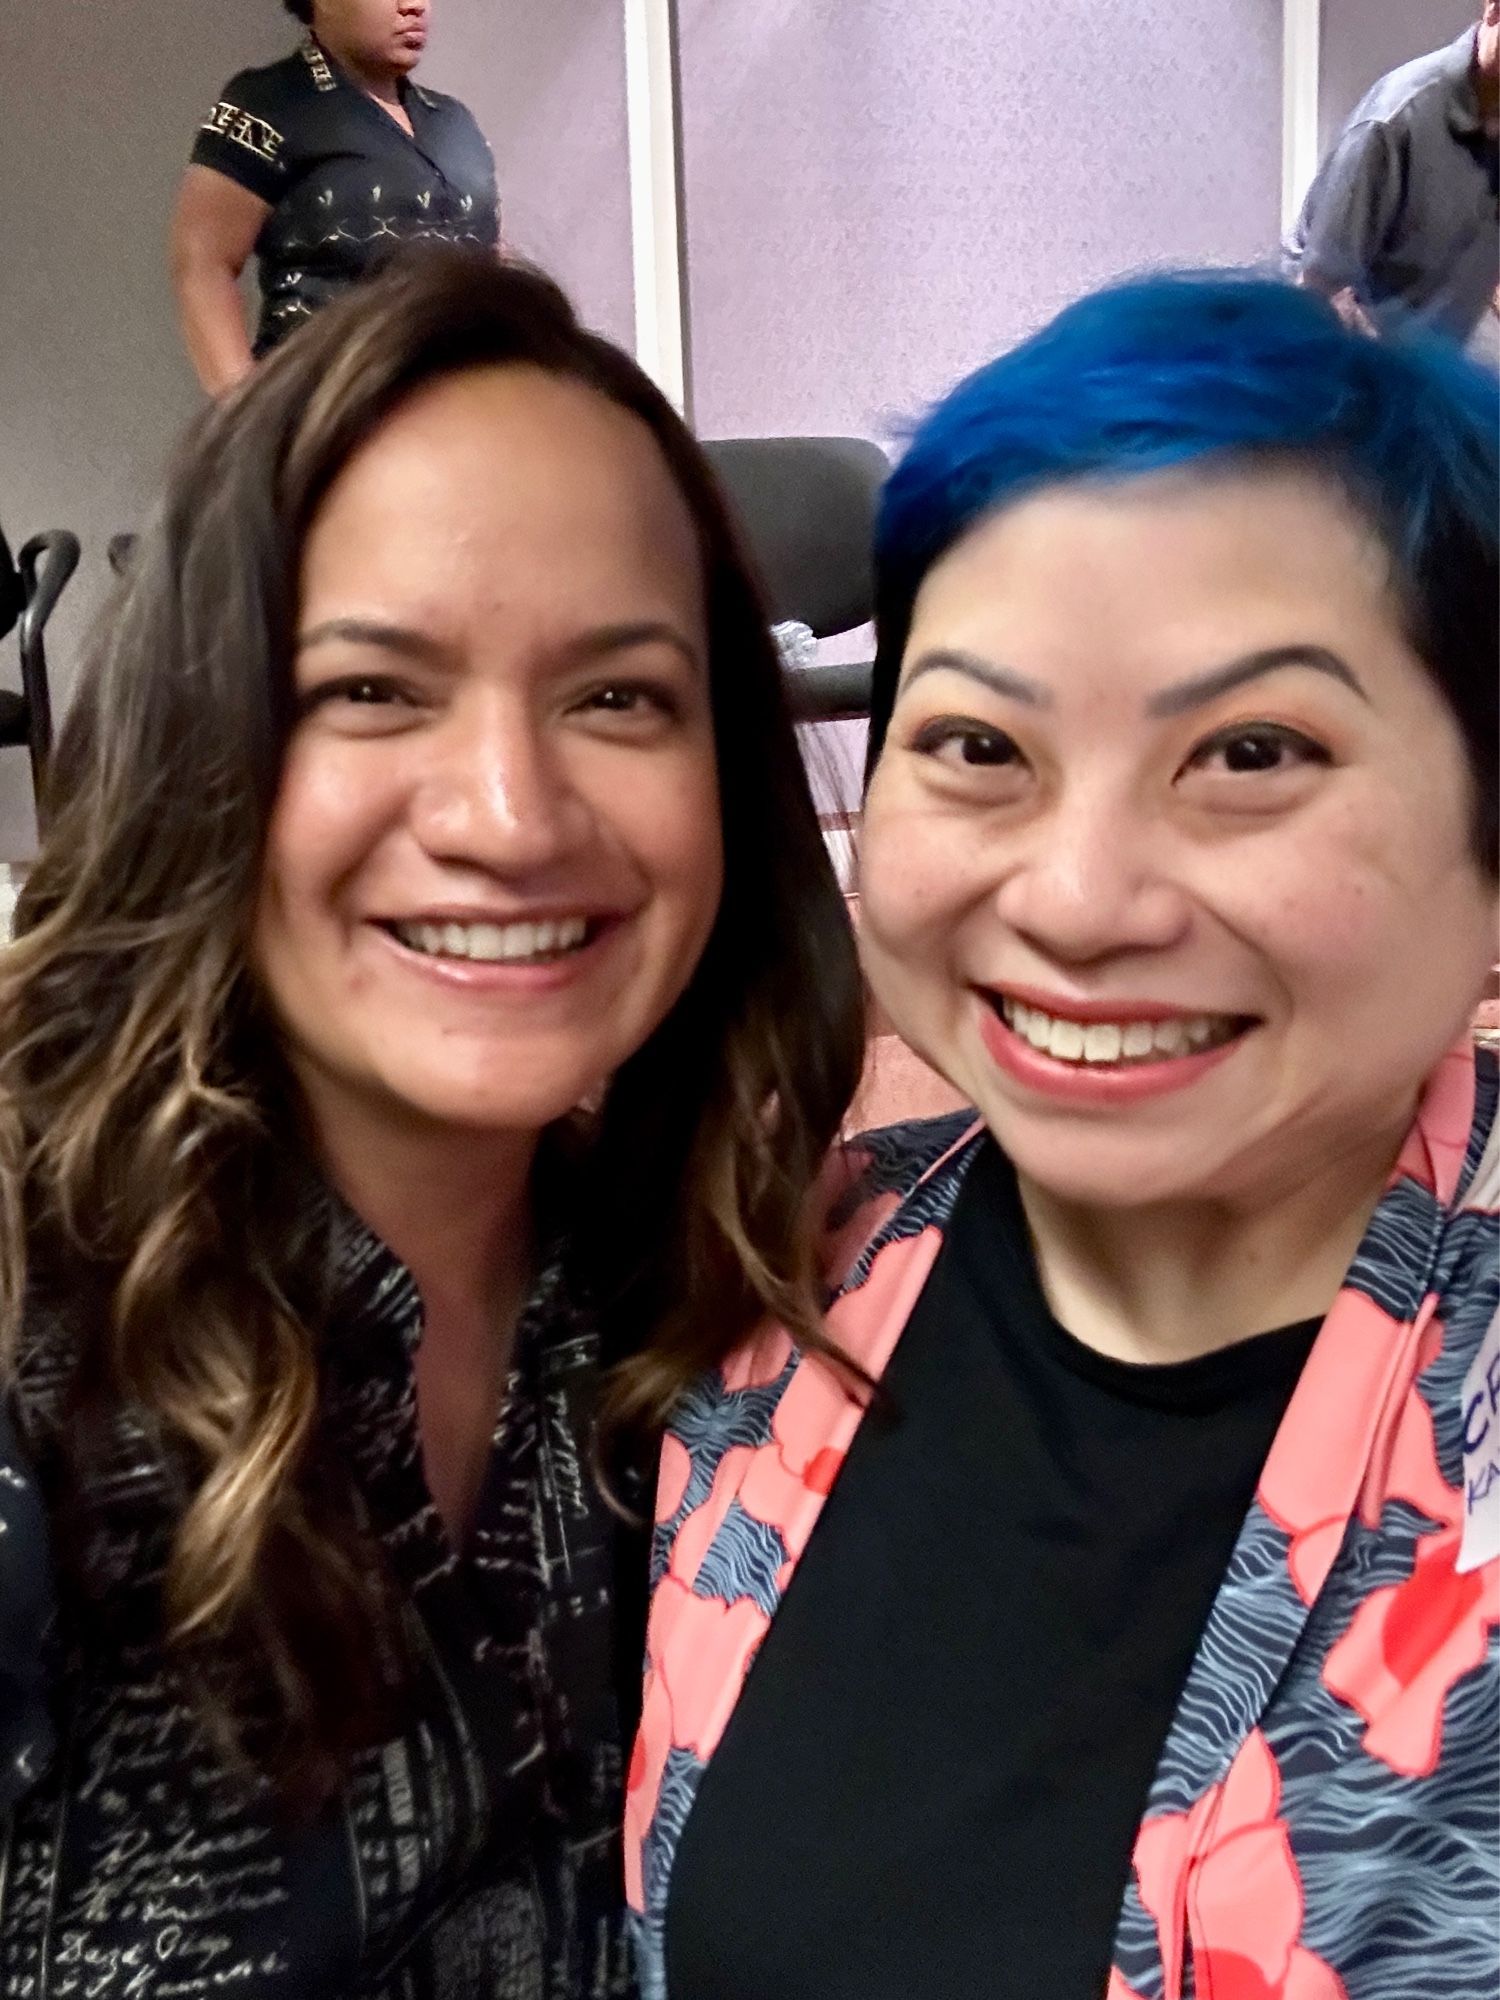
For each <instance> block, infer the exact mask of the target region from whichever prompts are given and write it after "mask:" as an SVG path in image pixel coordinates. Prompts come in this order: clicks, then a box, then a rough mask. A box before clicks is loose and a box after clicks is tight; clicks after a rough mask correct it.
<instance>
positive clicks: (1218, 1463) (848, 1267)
mask: <svg viewBox="0 0 1500 2000" xmlns="http://www.w3.org/2000/svg"><path fill="white" fill-rule="evenodd" d="M1497 427H1500V407H1497V389H1496V384H1495V382H1494V381H1493V380H1492V379H1489V378H1487V377H1486V376H1485V375H1483V374H1482V373H1481V372H1479V371H1478V370H1477V369H1476V368H1474V367H1472V366H1471V365H1470V364H1469V363H1467V362H1466V361H1465V360H1463V359H1462V357H1461V356H1460V355H1459V354H1458V353H1457V352H1456V351H1450V350H1448V349H1447V348H1446V347H1442V346H1438V345H1434V344H1427V343H1423V342H1418V341H1415V340H1413V341H1411V342H1407V343H1401V342H1391V343H1382V344H1377V343H1375V342H1373V341H1369V340H1367V339H1364V338H1362V337H1360V336H1358V335H1356V334H1353V333H1351V332H1349V331H1347V330H1346V329H1345V328H1343V327H1342V326H1341V325H1340V323H1339V321H1338V319H1337V317H1336V315H1335V314H1334V313H1333V311H1332V310H1331V309H1330V308H1329V307H1328V306H1327V305H1326V304H1324V303H1323V302H1322V301H1320V300H1318V299H1316V298H1313V297H1311V296H1309V295H1308V294H1306V293H1300V292H1297V291H1295V290H1292V289H1290V288H1285V287H1282V286H1279V285H1277V284H1274V283H1270V282H1266V281H1262V280H1259V279H1252V278H1238V277H1225V276H1183V277H1164V278H1154V279H1149V280H1145V281H1139V282H1134V283H1130V284H1126V285H1122V286H1119V287H1117V288H1114V289H1111V290H1108V291H1105V292H1102V293H1100V294H1098V295H1097V296H1095V297H1092V298H1089V299H1086V300H1084V301H1082V302H1081V303H1080V304H1078V305H1076V306H1074V307H1072V308H1071V309H1070V310H1068V311H1066V312H1064V313H1063V314H1062V315H1061V316H1060V317H1059V318H1058V319H1057V320H1056V321H1054V322H1053V324H1052V325H1050V326H1049V327H1047V328H1045V329H1044V330H1043V331H1042V332H1041V333H1039V334H1038V335H1036V336H1035V337H1034V338H1033V339H1031V340H1029V341H1027V342H1026V343H1025V344H1024V345H1022V346H1021V347H1019V348H1018V349H1017V350H1016V351H1015V352H1014V353H1012V354H1010V355H1008V356H1006V357H1004V358H1003V359H1001V360H999V361H996V362H995V363H993V364H992V365H990V366H989V367H986V368H983V369H981V370H980V371H979V372H978V373H977V374H976V375H974V376H973V377H972V378H971V379H970V380H969V381H967V382H966V383H964V384H963V385H962V386H961V387H960V388H959V389H957V390H956V391H955V392H954V393H953V394H952V395H951V396H950V397H949V398H948V399H947V400H946V401H945V402H944V403H942V404H941V405H940V406H939V407H938V408H937V409H936V410H935V411H933V413H932V414H931V415H930V416H929V417H928V419H927V421H926V422H925V423H924V424H923V425H922V426H921V428H920V429H919V430H918V432H917V434H916V437H915V439H914V441H913V443H912V445H911V448H910V450H909V452H908V453H907V455H906V457H905V460H904V461H903V463H902V464H901V466H900V467H899V469H898V470H897V471H896V473H895V474H894V476H893V478H892V480H891V482H890V486H889V489H888V492H887V495H886V499H885V504H884V512H883V518H882V522H881V527H880V535H879V549H878V570H879V592H880V629H879V650H878V665H877V672H876V680H877V686H876V700H875V714H874V727H873V734H872V749H871V775H870V784H869V796H868V805H867V816H866V824H865V832H864V848H863V914H862V929H863V944H864V951H865V959H866V966H867V970H868V974H869V978H870V981H871V984H872V986H873V988H874V991H875V995H876V997H877V999H878V1000H879V1002H880V1003H881V1005H882V1006H883V1007H884V1009H885V1010H886V1011H887V1012H888V1013H889V1015H890V1017H891V1019H892V1020H893V1021H894V1022H895V1024H896V1026H897V1027H898V1028H899V1029H900V1030H901V1032H902V1033H903V1034H904V1035H905V1036H906V1037H907V1039H908V1040H909V1041H910V1042H911V1044H912V1045H913V1046H914V1047H915V1048H916V1049H917V1050H918V1051H919V1052H920V1053H921V1054H922V1055H924V1056H925V1057H926V1058H927V1059H928V1061H929V1062H931V1063H932V1064H933V1065H935V1066H936V1068H938V1069H939V1070H941V1071H942V1072H943V1074H944V1075H945V1076H946V1077H947V1078H949V1079H950V1081H952V1082H953V1083H954V1084H956V1085H958V1086H959V1087H960V1088H961V1089H962V1090H963V1091H964V1093H965V1094H966V1095H967V1096H968V1097H970V1098H971V1100H972V1102H973V1104H974V1106H975V1107H976V1114H977V1115H972V1114H965V1115H962V1116H960V1117H958V1118H956V1119H948V1120H944V1121H938V1122H936V1123H931V1124H923V1125H911V1126H906V1127H903V1128H898V1129H895V1130H893V1131H888V1132H884V1133H879V1134H876V1135H873V1136H872V1137H870V1138H868V1139H866V1140H865V1141H863V1142H861V1144H860V1145H859V1146H857V1147H856V1148H854V1149H853V1150H854V1155H855V1157H854V1161H853V1167H854V1171H855V1176H856V1177H855V1178H854V1179H853V1180H852V1181H850V1182H848V1183H846V1185H847V1190H848V1191H847V1192H846V1193H845V1194H844V1196H843V1197H842V1199H838V1198H837V1197H836V1199H835V1206H834V1210H833V1220H834V1222H835V1224H836V1228H835V1230H834V1232H833V1234H832V1236H831V1240H830V1258H831V1260H832V1261H831V1270H832V1275H833V1279H834V1287H833V1291H832V1293H831V1304H830V1307H829V1311H828V1316H827V1328H828V1332H829V1335H830V1336H831V1339H832V1341H833V1342H834V1343H835V1344H836V1346H837V1348H838V1349H839V1350H840V1352H841V1354H842V1356H843V1357H844V1360H845V1361H846V1362H847V1363H849V1364H852V1366H850V1367H846V1368H845V1369H844V1370H843V1371H842V1372H841V1371H840V1367H839V1364H838V1362H837V1361H836V1360H830V1359H828V1358H826V1357H825V1356H822V1355H818V1354H813V1353H810V1352H808V1351H806V1349H805V1348H804V1347H803V1346H800V1345H798V1344H797V1343H795V1342H794V1341H793V1340H792V1339H791V1338H790V1337H789V1336H788V1335H786V1334H784V1333H783V1332H781V1331H779V1330H777V1329H774V1328H770V1329H765V1330H763V1331H762V1333H761V1334H760V1335H759V1336H758V1337H757V1338H756V1339H755V1340H753V1341H752V1342H751V1343H750V1344H749V1345H748V1346H744V1345H742V1346H740V1347H738V1348H737V1349H736V1350H735V1351H734V1352H732V1353H729V1354H727V1355H726V1356H725V1357H724V1359H723V1361H722V1363H721V1365H720V1366H719V1367H718V1368H716V1369H715V1370H713V1371H712V1372H711V1373H709V1374H708V1375H707V1376H705V1377H704V1379H703V1380H702V1381H701V1382H700V1383H699V1385H698V1386H697V1388H696V1389H695V1390H694V1391H693V1392H692V1393H691V1394H690V1395H689V1396H688V1397H687V1398H686V1399H685V1400H684V1401H683V1402H681V1403H680V1405H679V1406H678V1408H677V1410H676V1412H675V1414H674V1416H673V1419H672V1423H671V1427H670V1431H669V1435H668V1437H667V1440H666V1444H665V1448H664V1454H663V1461H662V1476H661V1486H660V1493H659V1499H658V1509H657V1514H658V1528H657V1540H656V1586H655V1599H654V1608H653V1613H652V1620H651V1630H650V1640H649V1656H650V1657H649V1672H648V1678H647V1684H646V1698H645V1711H644V1722H643V1726H642V1731H641V1736H640V1740H639V1742H638V1745H637V1749H636V1755H635V1760H634V1765H633V1771H632V1794H631V1806H630V1824H629V1847H630V1859H629V1864H628V1866H629V1871H630V1892H631V1895H632V1898H633V1901H634V1903H635V1906H636V1908H637V1911H638V1913H639V1923H638V1930H639V1935H640V1938H641V1941H642V1946H643V1958H644V1972H645V1983H646V1990H647V1992H648V1993H650V1994H654V1995H657V1996H660V1995H661V1994H663V1993H668V1994H670V1996H671V2000H708V1996H710V1995H711V1996H713V2000H740V1996H743V2000H764V1996H766V1995H769V1994H774V1995H776V1996H777V2000H801V1996H812V1995H817V1996H818V2000H911V1996H914V1995H932V1996H941V2000H999V1996H1001V1995H1003V1996H1004V2000H1101V1996H1103V1995H1105V1994H1106V1993H1107V1994H1108V1996H1109V2000H1183V1997H1184V1996H1188V1995H1194V1996H1197V2000H1398V1996H1399V2000H1411V1997H1412V1996H1415V1995H1422V1996H1423V1997H1424V2000H1427V1996H1432V2000H1436V1996H1438V1995H1441V1996H1443V2000H1481V1996H1484V2000H1488V1996H1490V1995H1492V1994H1493V1993H1494V1992H1495V1990H1496V1985H1497V1979H1500V1962H1497V1944H1496V1935H1495V1927H1494V1924H1493V1921H1492V1919H1493V1913H1494V1909H1495V1907H1496V1890H1497V1882H1496V1873H1497V1853H1496V1838H1495V1835H1496V1813H1495V1793H1494V1746H1495V1740H1496V1728H1497V1692H1500V1686H1497V1674H1496V1671H1495V1663H1494V1635H1495V1630H1496V1626H1497V1624H1500V1601H1497V1599H1500V1591H1497V1584H1500V1521H1497V1519H1496V1514H1495V1511H1494V1509H1495V1505H1496V1502H1497V1501H1500V1336H1497V1334H1496V1331H1495V1328H1494V1318H1495V1311H1496V1296H1497V1272H1496V1256H1495V1250H1496V1210H1497V1207H1500V1140H1497V1138H1496V1135H1495V1131H1494V1125H1495V1109H1496V1098H1497V1077H1496V1066H1495V1063H1494V1061H1493V1059H1492V1058H1491V1057H1490V1056H1489V1055H1488V1054H1487V1053H1485V1052H1484V1051H1482V1050H1476V1048H1475V1046H1474V1043H1473V1039H1472V1035H1471V1028H1470V1023H1471V1021H1472V1018H1473V1013H1474V1008H1475V1003H1476V1001H1477V1000H1478V999H1479V997H1480V995H1481V993H1482V991H1483V988H1484V982H1485V978H1486V974H1487V969H1488V967H1489V965H1490V963H1491V961H1492V959H1493V956H1494V950H1495V935H1494V919H1495V891H1496V766H1497V741H1496V671H1495V670H1496V595H1497V566H1496V541H1497V534H1496V517H1497V503H1500V454H1497Z"/></svg>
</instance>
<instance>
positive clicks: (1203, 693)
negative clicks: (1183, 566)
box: [1146, 646, 1370, 719]
mask: <svg viewBox="0 0 1500 2000" xmlns="http://www.w3.org/2000/svg"><path fill="white" fill-rule="evenodd" d="M1283 667H1310V668H1311V669H1312V671H1313V672H1314V673H1317V674H1327V675H1328V676H1329V678H1330V679H1332V680H1336V681H1338V682H1339V684H1340V685H1341V686H1343V687H1346V688H1348V689H1350V690H1351V692H1353V693H1354V694H1357V695H1358V696H1359V698H1360V700H1361V701H1364V702H1368V701H1369V699H1370V697H1369V696H1368V695H1367V694H1366V693H1365V691H1364V689H1363V687H1362V686H1361V685H1360V683H1359V679H1358V676H1357V675H1356V674H1355V672H1354V669H1353V668H1352V667H1351V666H1349V665H1348V664H1347V663H1346V662H1345V661H1343V660H1341V659H1340V658H1339V656H1338V654H1337V653H1331V652H1330V651H1329V650H1328V648H1327V647H1326V646H1269V647H1266V648H1264V649H1263V650H1262V651H1260V652H1258V653H1246V654H1245V656H1244V657H1243V659H1238V660H1231V661H1229V663H1228V664H1227V665H1226V666H1222V667H1215V668H1214V669H1213V670H1212V672H1210V673H1206V674H1198V675H1196V676H1195V677H1194V678H1193V679H1192V680H1188V681H1178V683H1177V684H1176V686H1175V687H1169V688H1163V689H1162V691H1161V693H1160V694H1155V695H1153V696H1152V697H1151V699H1150V700H1149V701H1148V702H1147V703H1146V713H1147V715H1149V716H1152V717H1153V718H1157V719H1160V718H1162V717H1165V716H1173V715H1187V714H1189V713H1190V712H1191V710H1193V709H1195V708H1202V707H1204V706H1205V705H1206V704H1207V703H1208V702H1211V701H1216V700H1217V699H1218V697H1219V696H1220V695H1222V694H1230V693H1232V692H1233V690H1234V689H1235V688H1237V687H1244V686H1245V685H1246V683H1247V682H1249V681H1258V680H1260V679H1261V678H1262V676H1263V675H1265V674H1274V673H1279V672H1280V670H1281V669H1282V668H1283Z"/></svg>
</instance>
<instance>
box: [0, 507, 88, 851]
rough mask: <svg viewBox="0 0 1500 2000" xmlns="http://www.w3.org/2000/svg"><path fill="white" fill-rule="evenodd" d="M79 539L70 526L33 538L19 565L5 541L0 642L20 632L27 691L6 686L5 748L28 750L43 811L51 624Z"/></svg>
mask: <svg viewBox="0 0 1500 2000" xmlns="http://www.w3.org/2000/svg"><path fill="white" fill-rule="evenodd" d="M78 554H79V550H78V537H77V536H76V535H70V534H69V533H68V531H67V530H66V529H65V528H53V529H51V530H49V531H48V532H47V533H46V534H41V535H33V536H32V538H31V540H30V541H29V542H27V543H26V544H25V546H24V547H23V548H22V550H21V553H20V555H19V556H18V557H16V559H15V560H14V561H12V560H11V554H10V550H9V549H8V548H7V547H6V545H5V542H4V540H3V538H0V638H3V637H4V636H5V634H6V633H7V632H8V631H9V630H10V629H11V627H12V626H14V627H15V628H16V633H17V637H18V638H19V640H20V647H21V690H20V693H19V694H18V693H16V692H15V691H14V690H13V689H10V688H0V749H18V750H25V751H27V752H28V753H29V755H30V758H31V783H32V789H33V791H34V792H35V794H36V799H37V805H38V811H39V812H40V806H41V797H42V781H43V779H44V778H45V776H46V772H47V759H48V757H49V756H50V755H51V753H52V693H51V688H50V686H49V684H48V680H47V648H46V644H45V639H44V634H45V632H46V629H47V621H48V619H49V618H51V616H52V614H53V612H54V611H55V610H56V609H57V600H58V599H59V598H60V597H61V596H62V594H63V591H64V590H65V589H66V588H67V585H68V580H69V578H70V577H71V576H72V574H73V572H74V570H75V569H77V567H78Z"/></svg>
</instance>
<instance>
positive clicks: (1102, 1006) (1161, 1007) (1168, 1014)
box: [978, 984, 1236, 1021]
mask: <svg viewBox="0 0 1500 2000" xmlns="http://www.w3.org/2000/svg"><path fill="white" fill-rule="evenodd" d="M978 991H979V992H981V993H993V994H994V995H995V996H996V998H997V999H998V998H999V997H1000V995H1002V994H1003V995H1004V996H1005V998H1006V999H1007V1000H1019V1001H1020V1002H1021V1004H1022V1006H1023V1007H1040V1008H1041V1010H1042V1012H1043V1013H1044V1014H1050V1015H1051V1016H1052V1017H1053V1019H1054V1020H1063V1021H1191V1020H1195V1019H1196V1018H1197V1017H1198V1016H1199V1015H1200V1014H1233V1013H1234V1012H1235V1011H1236V1010H1235V1009H1234V1008H1232V1007H1179V1006H1176V1005H1174V1004H1173V1003H1172V1002H1171V1001H1167V1000H1128V999H1127V1000H1121V999H1118V998H1116V997H1113V996H1112V997H1109V998H1106V999H1103V1000H1079V999H1075V998H1074V997H1073V995H1072V994H1068V993H1044V992H1043V991H1042V989H1041V987H1040V986H1011V985H1009V984H1007V985H1004V986H982V987H980V988H979V989H978Z"/></svg>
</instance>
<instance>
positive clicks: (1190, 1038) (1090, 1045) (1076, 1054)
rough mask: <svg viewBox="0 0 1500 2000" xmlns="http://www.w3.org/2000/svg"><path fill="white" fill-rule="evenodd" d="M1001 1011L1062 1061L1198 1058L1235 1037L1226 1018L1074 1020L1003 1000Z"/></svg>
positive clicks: (1030, 1039)
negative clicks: (1196, 1056)
mask: <svg viewBox="0 0 1500 2000" xmlns="http://www.w3.org/2000/svg"><path fill="white" fill-rule="evenodd" d="M1001 1011H1002V1012H1003V1013H1004V1015H1005V1018H1006V1020H1007V1021H1008V1022H1009V1023H1010V1025H1011V1027H1012V1028H1013V1029H1014V1031H1015V1032H1016V1034H1018V1035H1020V1036H1021V1037H1022V1038H1023V1039H1024V1040H1025V1041H1028V1042H1029V1043H1030V1044H1031V1046H1032V1047H1033V1048H1034V1049H1040V1050H1042V1051H1043V1052H1044V1053H1045V1054H1047V1055H1050V1056H1053V1057H1055V1058H1056V1059H1057V1060H1058V1061H1059V1062H1083V1063H1101V1064H1109V1063H1120V1062H1139V1061H1141V1060H1142V1059H1143V1058H1144V1059H1152V1058H1156V1059H1159V1058H1161V1057H1163V1056H1183V1055H1189V1054H1193V1053H1195V1052H1196V1051H1198V1050H1200V1049H1206V1048H1210V1047H1213V1046H1215V1045H1217V1044H1218V1043H1220V1042H1226V1041H1228V1040H1229V1039H1230V1038H1231V1037H1232V1036H1233V1034H1234V1033H1235V1028H1236V1024H1235V1022H1234V1020H1233V1019H1232V1018H1231V1017H1230V1016H1229V1015H1225V1014H1191V1015H1178V1016H1177V1017H1176V1018H1175V1019H1172V1020H1167V1021H1087V1022H1085V1021H1070V1020H1068V1019H1066V1018H1065V1017H1064V1018H1056V1017H1054V1016H1053V1015H1051V1014H1047V1013H1044V1012H1043V1011H1042V1009H1041V1008H1040V1007H1029V1006H1027V1005H1026V1003H1025V1002H1024V1001H1021V1000H1011V999H1008V998H1002V1000H1001Z"/></svg>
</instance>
